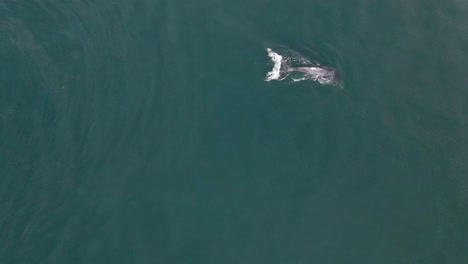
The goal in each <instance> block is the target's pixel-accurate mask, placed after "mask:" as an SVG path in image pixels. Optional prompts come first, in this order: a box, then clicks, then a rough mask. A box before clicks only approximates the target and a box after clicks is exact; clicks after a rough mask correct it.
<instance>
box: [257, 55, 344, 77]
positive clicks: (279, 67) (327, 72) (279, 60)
mask: <svg viewBox="0 0 468 264" xmlns="http://www.w3.org/2000/svg"><path fill="white" fill-rule="evenodd" d="M266 51H267V52H268V56H269V57H270V58H271V60H272V61H273V63H274V66H273V69H272V70H271V71H270V72H268V73H267V76H266V78H265V80H266V81H272V80H278V81H281V80H284V79H286V78H288V77H290V76H291V74H292V73H294V72H296V73H299V75H297V74H296V76H294V77H290V78H291V80H293V81H294V82H297V81H303V80H314V81H318V82H319V83H321V84H335V83H338V82H339V81H340V76H339V74H338V72H337V71H336V70H335V69H333V68H331V67H327V66H321V65H311V66H307V65H306V66H291V61H293V60H298V58H292V57H286V56H283V55H280V54H278V53H277V52H275V51H273V50H272V49H271V48H267V50H266ZM300 61H303V62H305V63H306V64H311V63H310V62H309V61H308V60H306V59H303V58H301V59H300Z"/></svg>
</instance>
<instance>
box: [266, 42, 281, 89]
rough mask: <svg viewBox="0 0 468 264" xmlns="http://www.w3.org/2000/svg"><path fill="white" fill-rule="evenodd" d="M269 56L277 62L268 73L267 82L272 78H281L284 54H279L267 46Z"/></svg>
mask: <svg viewBox="0 0 468 264" xmlns="http://www.w3.org/2000/svg"><path fill="white" fill-rule="evenodd" d="M266 50H267V52H268V56H270V58H271V60H272V61H273V62H274V63H275V65H274V66H273V69H272V70H271V71H270V72H268V73H267V76H266V78H265V80H266V81H267V82H269V81H271V80H280V79H279V78H280V70H281V62H282V61H283V56H281V55H279V54H278V53H276V52H274V51H273V50H272V49H270V48H267V49H266Z"/></svg>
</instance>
